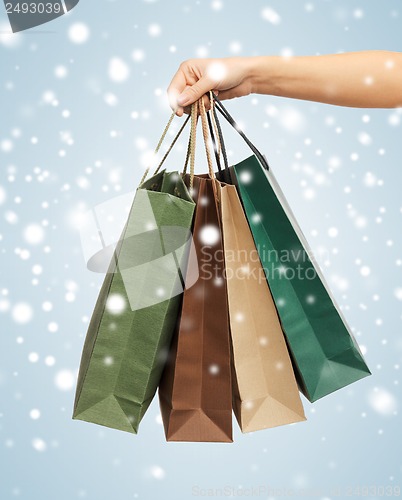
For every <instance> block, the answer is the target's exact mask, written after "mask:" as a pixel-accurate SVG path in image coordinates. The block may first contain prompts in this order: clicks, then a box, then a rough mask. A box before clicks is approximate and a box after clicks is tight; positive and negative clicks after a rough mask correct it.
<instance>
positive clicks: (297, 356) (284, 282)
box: [215, 96, 370, 402]
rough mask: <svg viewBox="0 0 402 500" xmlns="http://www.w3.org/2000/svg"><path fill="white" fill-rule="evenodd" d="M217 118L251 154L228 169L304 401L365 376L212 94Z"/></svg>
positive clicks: (269, 179)
mask: <svg viewBox="0 0 402 500" xmlns="http://www.w3.org/2000/svg"><path fill="white" fill-rule="evenodd" d="M215 100H216V106H217V107H218V110H219V111H220V112H221V114H222V115H223V116H224V117H225V118H226V119H227V120H228V121H229V123H231V125H233V126H234V127H235V128H236V130H237V131H238V132H239V133H240V134H241V135H242V136H243V138H244V139H245V140H246V142H247V143H248V144H249V146H250V147H251V149H252V150H253V152H254V154H255V155H254V156H251V157H250V158H247V159H246V160H244V161H242V162H240V163H239V164H237V165H234V166H233V167H232V168H231V173H232V174H233V181H234V182H235V183H236V184H237V186H238V189H239V194H240V198H241V200H242V203H243V206H244V210H245V213H246V216H247V219H248V222H249V225H250V227H251V230H252V233H253V236H254V241H255V243H256V246H257V249H258V252H259V255H260V258H261V262H262V264H263V267H264V271H265V273H266V277H267V280H268V283H269V286H270V289H271V292H272V295H273V297H274V300H275V303H276V306H277V308H278V313H279V316H280V319H281V323H282V327H283V330H284V333H285V335H286V338H287V342H288V346H289V349H290V352H291V355H292V358H293V361H294V364H295V369H296V375H297V377H298V381H299V384H300V388H301V390H302V391H303V392H304V394H305V395H306V397H307V398H308V399H309V400H310V401H312V402H313V401H316V400H317V399H319V398H322V397H323V396H326V395H327V394H329V393H331V392H333V391H336V390H338V389H340V388H341V387H344V386H346V385H348V384H351V383H353V382H355V381H357V380H359V379H361V378H363V377H366V376H368V375H370V370H369V369H368V367H367V365H366V363H365V361H364V358H363V356H362V354H361V352H360V349H359V347H358V344H357V342H356V340H355V339H354V338H353V335H352V333H351V331H350V329H349V327H348V325H347V323H346V321H345V318H344V317H343V315H342V313H341V311H340V310H339V308H338V306H337V304H336V302H335V300H334V298H333V297H332V295H331V292H330V290H329V288H328V285H327V284H326V283H325V280H324V277H323V275H322V273H321V271H320V269H319V267H318V264H317V263H315V262H314V259H313V257H312V252H311V250H310V248H309V247H308V244H307V241H306V239H305V237H304V235H303V234H302V231H301V229H300V227H299V226H298V224H297V222H296V219H295V217H294V215H293V214H292V212H291V210H290V208H289V206H288V204H287V202H286V200H285V197H284V196H283V193H282V192H281V190H280V188H279V186H278V184H277V182H276V180H275V178H274V176H273V174H272V171H271V169H269V167H268V164H267V162H266V160H265V158H264V157H263V156H262V155H261V153H259V152H258V150H257V149H256V148H255V147H254V146H253V145H252V144H251V143H250V141H249V140H248V139H247V138H246V137H245V136H244V134H243V132H241V131H240V129H239V128H238V127H237V126H236V123H235V122H234V120H233V118H232V117H231V116H230V115H229V113H228V112H227V110H226V109H225V108H224V107H223V106H222V104H221V103H220V101H219V99H218V98H217V97H216V96H215Z"/></svg>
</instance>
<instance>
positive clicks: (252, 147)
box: [211, 92, 270, 170]
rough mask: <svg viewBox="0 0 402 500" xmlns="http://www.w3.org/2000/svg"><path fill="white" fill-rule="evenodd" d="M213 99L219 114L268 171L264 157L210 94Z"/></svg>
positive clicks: (216, 98) (220, 103)
mask: <svg viewBox="0 0 402 500" xmlns="http://www.w3.org/2000/svg"><path fill="white" fill-rule="evenodd" d="M211 94H212V96H213V99H214V100H215V107H216V108H217V109H218V111H219V112H220V114H221V115H222V116H223V117H224V118H225V119H226V120H227V121H228V122H229V123H230V125H232V127H233V128H234V129H235V130H236V131H237V132H238V133H239V134H240V136H241V137H242V138H243V139H244V141H245V142H246V144H247V145H248V146H249V148H250V149H251V151H252V152H253V153H254V154H255V156H256V157H257V158H258V160H259V161H260V163H261V165H262V166H263V167H264V168H265V169H266V170H269V168H270V167H269V164H268V161H267V159H266V158H265V156H264V155H263V154H262V153H261V152H260V151H259V150H258V149H257V148H256V146H254V144H253V143H252V142H251V141H250V139H249V138H248V137H247V136H246V134H245V133H244V132H243V131H242V130H241V128H240V126H239V125H238V124H237V123H236V121H235V119H234V118H233V117H232V116H231V115H230V113H229V111H228V110H227V109H226V108H225V107H224V105H223V104H222V102H221V101H220V100H219V99H218V96H217V95H216V94H214V93H213V92H211Z"/></svg>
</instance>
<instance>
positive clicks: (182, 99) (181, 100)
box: [177, 92, 190, 106]
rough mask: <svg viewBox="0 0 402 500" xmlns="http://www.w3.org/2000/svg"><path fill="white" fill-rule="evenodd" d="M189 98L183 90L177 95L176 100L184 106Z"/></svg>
mask: <svg viewBox="0 0 402 500" xmlns="http://www.w3.org/2000/svg"><path fill="white" fill-rule="evenodd" d="M189 100H190V98H189V96H188V95H187V94H186V93H185V92H183V94H180V95H179V97H178V98H177V102H178V103H179V104H180V105H181V106H185V105H186V104H188V102H189Z"/></svg>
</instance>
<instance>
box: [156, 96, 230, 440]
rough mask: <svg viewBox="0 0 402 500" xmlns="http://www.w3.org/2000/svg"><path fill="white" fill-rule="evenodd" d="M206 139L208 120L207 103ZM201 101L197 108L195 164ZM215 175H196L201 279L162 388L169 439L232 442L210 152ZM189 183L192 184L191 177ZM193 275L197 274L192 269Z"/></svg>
mask: <svg viewBox="0 0 402 500" xmlns="http://www.w3.org/2000/svg"><path fill="white" fill-rule="evenodd" d="M199 105H200V107H201V110H200V112H201V119H202V124H203V133H204V140H205V142H206V141H207V138H206V133H207V132H206V122H205V120H206V118H205V109H204V108H203V102H202V99H201V100H200V101H199ZM197 107H198V106H197V103H196V104H195V105H193V106H192V118H193V120H192V125H193V126H192V136H191V138H192V142H191V158H192V161H194V152H195V128H196V118H197ZM207 158H208V164H209V176H208V175H207V176H194V186H193V187H194V189H193V193H194V196H195V199H196V209H195V217H194V227H193V238H194V244H195V253H196V255H194V256H191V255H190V258H189V265H190V266H196V267H197V268H198V271H199V278H198V280H197V281H196V283H195V284H194V285H193V286H191V287H190V288H186V289H185V291H184V296H183V306H182V313H181V318H180V321H179V322H178V325H177V332H176V335H175V337H174V340H173V345H172V348H171V351H170V354H169V357H168V360H167V363H166V367H165V370H164V372H163V375H162V379H161V384H160V386H159V402H160V408H161V413H162V419H163V423H164V428H165V434H166V439H167V440H168V441H219V442H232V386H231V373H230V338H229V323H228V306H227V291H226V282H225V279H224V267H223V262H222V259H220V260H219V256H222V236H221V227H220V220H219V209H218V206H217V200H216V183H217V181H216V180H215V179H214V172H213V169H212V163H211V158H210V156H209V151H208V149H207ZM186 180H187V181H190V183H191V179H189V178H188V177H187V178H186ZM188 272H191V270H189V271H188Z"/></svg>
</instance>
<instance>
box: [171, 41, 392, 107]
mask: <svg viewBox="0 0 402 500" xmlns="http://www.w3.org/2000/svg"><path fill="white" fill-rule="evenodd" d="M208 90H214V91H217V92H218V94H219V98H220V99H231V98H234V97H241V96H244V95H248V94H251V93H256V94H269V95H275V96H281V97H290V98H295V99H303V100H309V101H317V102H322V103H327V104H335V105H338V106H350V107H359V108H395V107H400V106H402V53H399V52H389V51H381V50H375V51H374V50H373V51H364V52H349V53H344V54H329V55H320V56H297V57H279V56H257V57H229V58H224V59H191V60H189V61H185V62H184V63H182V64H181V66H180V68H179V70H178V71H177V73H176V75H175V76H174V78H173V80H172V82H171V84H170V86H169V89H168V94H169V99H170V102H171V105H172V108H173V109H176V112H177V114H178V115H179V116H181V115H182V114H183V107H186V106H188V105H190V104H191V103H192V102H194V101H195V100H196V99H198V98H199V97H201V95H203V94H204V93H205V92H207V91H208Z"/></svg>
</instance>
